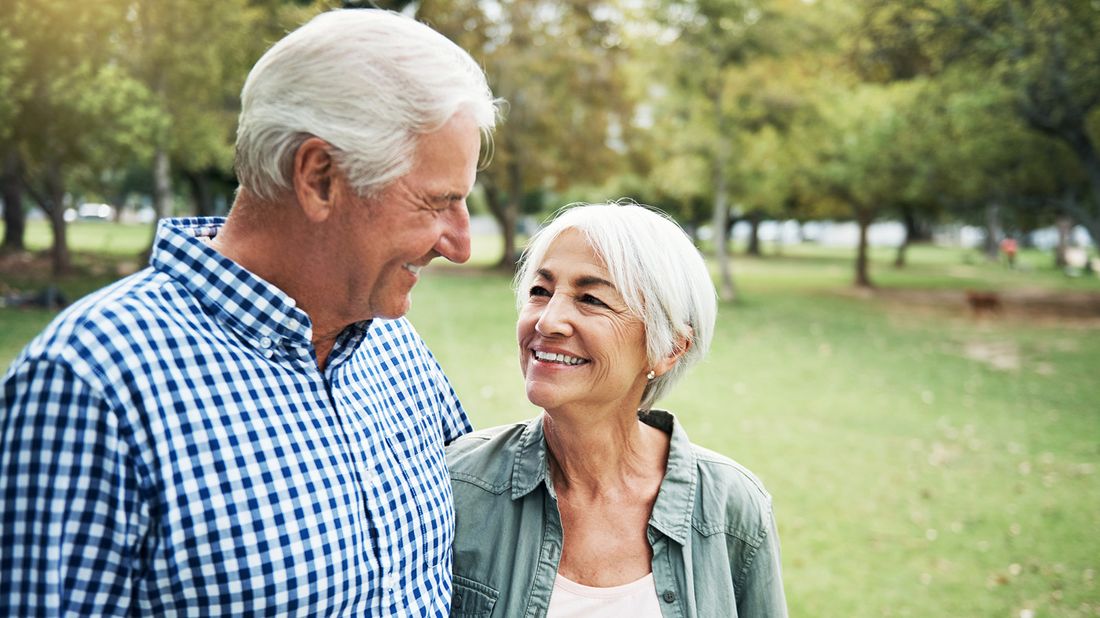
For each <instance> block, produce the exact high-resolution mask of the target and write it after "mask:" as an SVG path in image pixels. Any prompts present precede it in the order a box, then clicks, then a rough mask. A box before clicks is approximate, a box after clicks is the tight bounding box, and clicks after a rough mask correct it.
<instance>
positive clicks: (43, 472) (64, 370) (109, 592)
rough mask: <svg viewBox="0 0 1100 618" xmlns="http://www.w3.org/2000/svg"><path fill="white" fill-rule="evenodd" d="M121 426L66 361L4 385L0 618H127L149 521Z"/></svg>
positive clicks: (13, 376)
mask: <svg viewBox="0 0 1100 618" xmlns="http://www.w3.org/2000/svg"><path fill="white" fill-rule="evenodd" d="M119 420H120V419H118V418H117V416H116V415H115V414H114V413H113V412H112V411H111V410H110V408H109V406H108V405H106V404H105V402H104V399H103V397H102V396H101V395H100V394H99V393H97V392H96V391H95V390H94V389H92V388H90V387H89V385H88V384H87V383H86V382H85V381H84V380H82V379H80V378H79V377H78V376H76V375H75V374H74V372H73V371H72V370H71V368H70V367H69V366H68V365H67V364H65V363H63V362H56V361H47V360H26V361H23V362H22V363H21V364H19V365H17V366H15V367H13V368H12V370H11V371H10V372H9V373H8V375H7V376H6V377H5V379H4V382H3V385H2V387H0V615H5V616H31V615H58V614H68V613H75V614H81V615H102V616H109V615H125V614H128V613H129V612H130V609H131V608H130V599H131V593H132V586H133V584H132V575H133V573H134V572H135V558H134V551H132V548H133V547H135V546H136V541H137V539H138V535H137V533H136V531H137V530H139V529H141V528H143V522H147V514H148V513H147V511H145V510H144V509H143V507H142V505H143V504H144V503H143V501H142V500H141V499H140V498H139V495H140V493H141V492H140V491H139V489H138V483H137V482H136V475H135V474H132V473H131V470H132V469H133V466H131V465H129V461H130V457H129V453H130V448H129V446H128V443H127V441H126V440H125V439H124V438H123V437H122V435H121V434H122V431H121V430H120V426H121V424H120V422H119Z"/></svg>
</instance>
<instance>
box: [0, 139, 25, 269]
mask: <svg viewBox="0 0 1100 618" xmlns="http://www.w3.org/2000/svg"><path fill="white" fill-rule="evenodd" d="M20 168H21V161H20V159H19V154H18V153H16V152H15V151H14V150H12V151H11V152H9V153H8V154H7V156H5V157H4V167H3V170H2V173H0V198H2V199H3V200H4V240H3V243H0V253H15V252H20V251H24V250H26V245H25V244H24V242H23V238H24V236H25V235H26V231H27V215H26V212H24V210H23V179H22V171H21V169H20Z"/></svg>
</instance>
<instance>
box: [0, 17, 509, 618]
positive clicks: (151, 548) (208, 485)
mask: <svg viewBox="0 0 1100 618" xmlns="http://www.w3.org/2000/svg"><path fill="white" fill-rule="evenodd" d="M241 98H242V111H241V117H240V126H239V130H238V136H237V171H238V175H239V179H240V183H241V188H240V192H239V194H238V198H237V201H236V203H235V204H234V207H233V210H232V213H231V214H230V216H229V218H228V219H227V220H221V219H176V220H166V221H164V222H162V223H161V226H160V228H159V232H158V237H157V240H156V244H155V248H154V251H153V256H152V265H151V267H150V268H148V269H146V270H144V271H142V272H140V273H137V274H136V275H134V276H132V277H129V278H127V279H124V280H122V281H120V282H118V283H116V284H114V285H112V286H110V287H108V288H106V289H104V290H102V291H100V292H98V293H96V294H93V295H92V296H90V297H88V298H86V299H84V300H83V301H80V302H78V303H77V304H76V305H74V306H73V307H72V308H70V310H68V311H67V312H65V313H64V314H63V315H61V316H59V317H58V318H57V319H56V320H55V321H54V323H53V324H51V325H50V326H49V328H47V330H46V331H45V332H44V333H42V334H41V335H40V336H39V337H37V338H36V339H35V340H34V341H33V342H31V344H30V345H29V346H28V347H27V348H26V349H25V350H24V351H23V353H22V354H21V356H20V357H19V358H18V359H17V360H16V362H15V363H14V365H13V366H12V368H11V370H10V371H9V372H8V374H7V375H6V377H5V378H4V382H3V387H2V390H0V615H31V614H58V613H77V614H91V615H121V614H140V615H173V614H186V615H212V614H216V615H251V614H267V615H273V614H279V615H282V614H299V615H332V614H340V615H356V616H391V615H401V616H406V615H418V616H420V615H435V616H439V615H446V614H447V613H448V610H449V604H450V593H451V581H450V578H451V574H450V571H451V555H450V551H451V550H450V547H451V539H452V534H453V527H454V523H453V522H454V516H453V510H452V504H451V494H450V483H449V481H448V477H447V471H446V469H445V463H444V454H443V446H444V444H446V443H448V442H450V441H451V440H453V439H455V438H456V437H458V436H459V435H461V434H463V433H465V432H467V431H468V430H469V422H468V420H467V418H466V415H465V413H464V411H463V410H462V408H461V406H460V405H459V403H458V401H457V400H456V398H455V395H454V393H453V391H452V390H451V387H450V385H449V384H448V382H447V379H446V378H445V377H444V375H443V373H442V371H441V370H440V368H439V366H438V365H437V364H436V362H435V360H434V359H433V358H432V355H431V353H430V352H429V351H428V349H427V348H426V347H425V345H424V342H423V341H422V340H421V339H420V338H419V336H418V335H417V334H416V332H415V331H414V330H413V328H412V327H411V326H410V325H409V323H408V322H407V321H406V320H404V319H403V318H401V316H402V315H403V314H404V313H405V312H406V311H407V310H408V308H409V302H410V298H409V295H410V291H411V289H412V287H413V286H414V284H415V283H416V282H417V280H418V278H419V276H420V269H421V268H422V267H423V266H424V265H426V264H427V263H428V262H429V261H431V260H432V259H433V258H436V257H444V258H446V259H448V260H451V261H453V262H463V261H465V260H466V259H467V258H468V257H469V253H470V245H469V217H468V213H467V210H466V201H465V200H466V196H467V195H468V194H469V192H470V190H471V187H472V186H473V184H474V176H475V171H476V166H477V162H478V158H479V150H480V145H481V137H482V134H484V133H486V132H488V131H489V130H490V129H491V128H492V127H493V125H494V123H495V121H496V117H497V111H498V110H497V106H496V101H495V100H494V99H493V97H492V94H491V93H490V91H489V88H488V86H487V84H486V81H485V76H484V74H483V73H482V71H481V70H480V69H479V68H478V66H477V64H476V63H475V62H474V61H473V60H472V59H471V58H470V56H469V55H468V54H466V53H465V52H463V51H462V50H461V49H459V48H458V47H456V46H455V45H454V44H452V43H451V42H449V41H448V40H446V39H445V38H444V37H442V36H441V35H439V34H438V33H436V32H433V31H432V30H431V29H429V28H427V27H426V26H424V25H421V24H418V23H416V22H415V21H413V20H411V19H407V18H404V17H401V16H399V15H396V14H392V13H386V12H381V11H370V10H348V11H334V12H330V13H326V14H323V15H320V16H319V17H317V18H315V19H314V20H312V21H311V22H309V23H308V24H306V25H305V26H303V27H302V28H300V29H299V30H297V31H295V32H293V33H291V34H290V35H288V36H287V37H286V38H284V39H283V40H281V41H280V42H278V43H277V44H276V45H275V46H274V47H272V48H271V49H270V50H269V51H268V52H267V53H266V54H265V55H264V56H263V57H262V58H261V59H260V60H259V62H257V64H256V66H255V67H254V68H253V70H252V72H251V73H250V75H249V76H248V80H247V82H246V83H245V86H244V90H243V93H242V97H241Z"/></svg>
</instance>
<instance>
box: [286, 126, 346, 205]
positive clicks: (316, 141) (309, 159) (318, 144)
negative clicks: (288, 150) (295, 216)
mask: <svg viewBox="0 0 1100 618" xmlns="http://www.w3.org/2000/svg"><path fill="white" fill-rule="evenodd" d="M331 150H332V146H330V145H329V143H328V142H326V141H325V140H323V139H321V138H319V137H311V138H309V139H307V140H306V141H304V142H302V145H301V146H298V151H297V152H295V153H294V176H293V182H294V195H295V197H297V198H298V206H299V207H300V208H301V209H302V212H303V213H304V214H305V216H306V218H307V219H309V220H310V221H311V222H313V223H320V222H322V221H324V220H325V219H327V218H328V217H329V215H330V214H332V208H333V197H334V195H333V192H334V190H335V188H336V181H337V178H336V176H337V168H336V162H335V161H334V160H333V158H332V152H331Z"/></svg>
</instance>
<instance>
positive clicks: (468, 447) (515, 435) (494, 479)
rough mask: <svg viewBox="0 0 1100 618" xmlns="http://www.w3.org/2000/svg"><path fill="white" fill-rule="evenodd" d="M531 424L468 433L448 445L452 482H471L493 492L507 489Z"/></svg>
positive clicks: (525, 422)
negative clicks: (514, 464) (516, 458)
mask: <svg viewBox="0 0 1100 618" xmlns="http://www.w3.org/2000/svg"><path fill="white" fill-rule="evenodd" d="M530 423H531V421H523V422H520V423H512V424H509V425H500V426H498V427H491V428H489V429H482V430H480V431H474V432H472V433H468V434H466V435H464V436H462V437H460V438H458V439H457V440H455V441H454V442H451V443H450V444H449V445H448V446H447V467H448V468H449V469H450V473H451V479H452V480H454V481H465V482H468V483H473V484H475V485H478V486H480V487H482V488H483V489H486V490H488V491H492V492H494V493H500V492H502V491H504V489H506V488H507V487H508V486H510V483H511V479H512V468H513V463H514V461H515V457H516V453H517V451H518V449H519V448H520V446H521V445H522V444H523V438H524V434H525V432H526V430H527V428H528V425H530Z"/></svg>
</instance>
